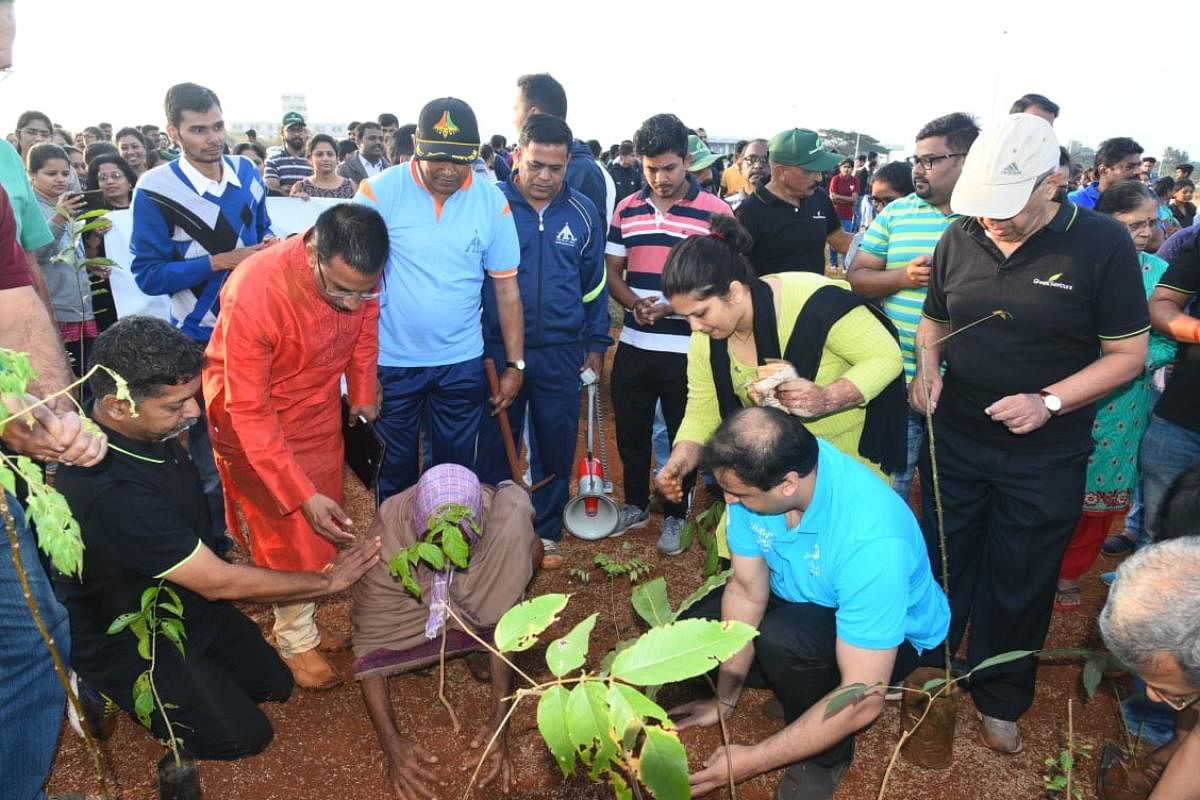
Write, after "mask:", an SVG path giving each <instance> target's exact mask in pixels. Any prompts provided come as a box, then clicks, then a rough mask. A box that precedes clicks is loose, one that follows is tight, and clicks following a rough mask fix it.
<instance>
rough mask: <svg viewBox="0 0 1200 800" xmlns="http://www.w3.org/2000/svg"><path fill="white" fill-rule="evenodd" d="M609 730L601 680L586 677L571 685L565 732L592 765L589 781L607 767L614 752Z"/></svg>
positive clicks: (606, 700)
mask: <svg viewBox="0 0 1200 800" xmlns="http://www.w3.org/2000/svg"><path fill="white" fill-rule="evenodd" d="M611 729H612V723H611V722H610V721H609V718H608V698H607V696H606V695H605V691H604V682H603V681H597V680H587V681H583V682H582V683H577V684H575V688H574V689H572V690H571V693H570V694H569V695H567V733H568V734H570V737H571V743H572V744H573V745H574V746H575V748H576V749H578V750H579V751H580V752H581V754H582V756H583V760H584V761H585V762H587V763H590V764H591V765H592V771H591V778H592V780H596V779H598V778H599V777H600V773H602V772H604V771H605V770H606V769H608V767H609V764H610V763H611V762H612V759H613V756H615V755H616V753H617V745H616V742H614V741H613V738H612V736H611V734H610V731H611Z"/></svg>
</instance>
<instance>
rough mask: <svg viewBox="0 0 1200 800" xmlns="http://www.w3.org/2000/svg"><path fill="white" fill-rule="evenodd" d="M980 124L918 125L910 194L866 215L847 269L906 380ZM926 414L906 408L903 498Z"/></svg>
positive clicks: (965, 120)
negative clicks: (873, 303) (875, 312)
mask: <svg viewBox="0 0 1200 800" xmlns="http://www.w3.org/2000/svg"><path fill="white" fill-rule="evenodd" d="M978 135H979V126H978V125H976V124H975V120H974V119H972V118H971V117H970V115H968V114H962V113H954V114H947V115H946V116H944V117H938V118H937V119H935V120H933V121H931V122H929V123H927V124H926V125H925V127H923V128H921V130H920V131H918V132H917V143H916V146H915V149H914V150H913V155H912V157H911V158H909V159H908V161H909V163H910V164H911V165H912V182H913V193H912V194H910V195H908V196H907V197H902V198H900V199H898V200H895V201H893V202H891V203H890V204H888V205H887V206H886V207H885V208H884V209H883V210H882V211H880V212H879V215H878V216H877V217H875V219H874V220H873V221H872V222H871V227H869V228H868V229H867V232H866V234H864V236H863V240H862V244H861V245H860V246H859V248H858V255H857V256H856V257H855V259H854V265H853V266H852V267H851V268H850V275H849V279H850V286H851V288H853V289H854V291H856V292H858V293H859V294H863V295H866V296H867V297H870V298H873V299H882V300H883V311H884V313H885V314H887V316H888V319H890V320H891V321H892V324H893V325H895V326H896V332H897V333H899V334H900V352H901V354H902V355H903V356H904V377H905V379H906V380H907V381H909V382H911V381H912V378H913V373H914V372H916V368H917V362H916V359H915V356H914V354H913V336H914V335H915V334H916V332H917V323H919V322H920V321H921V306H922V305H923V304H924V302H925V287H926V286H927V285H928V284H929V260H930V257H931V256H932V255H933V248H934V247H936V246H937V243H938V239H939V238H940V237H941V235H942V231H944V230H946V226H948V225H949V224H950V223H951V222H952V221H953V220H955V219H957V218H958V215H957V214H955V213H954V212H953V211H952V210H951V209H950V194H951V192H953V191H954V185H955V184H956V183H957V182H958V176H959V174H960V173H961V172H962V165H963V159H964V158H966V154H967V151H968V150H970V149H971V144H972V143H973V142H974V141H975V137H977V136H978ZM924 439H925V417H924V416H923V415H921V414H917V413H916V412H913V411H910V412H909V415H908V466H907V468H906V469H905V471H904V472H903V473H902V474H898V475H896V476H895V478H894V480H893V483H892V486H893V487H894V488H895V490H896V491H897V492H898V493H899V494H900V496H901V497H903V498H905V499H907V498H908V490H909V487H910V486H911V485H912V477H913V471H914V470H915V468H916V465H917V456H918V454H919V452H920V448H921V442H922V441H924Z"/></svg>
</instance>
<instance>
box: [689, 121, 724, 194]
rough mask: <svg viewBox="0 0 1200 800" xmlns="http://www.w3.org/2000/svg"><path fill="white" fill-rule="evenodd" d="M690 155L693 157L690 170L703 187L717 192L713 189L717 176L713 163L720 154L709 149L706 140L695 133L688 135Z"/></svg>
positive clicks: (708, 190)
mask: <svg viewBox="0 0 1200 800" xmlns="http://www.w3.org/2000/svg"><path fill="white" fill-rule="evenodd" d="M688 155H690V156H691V157H692V163H691V164H690V165H689V166H688V172H690V173H692V175H693V176H694V177H695V178H696V180H697V181H698V182H699V183H700V188H701V189H703V190H704V191H706V192H709V193H710V194H716V192H715V191H713V178H714V177H716V176H715V175H714V174H713V164H714V163H715V162H716V160H717V159H718V158H720V156H719V155H717V154H716V153H714V152H713V151H712V150H709V149H708V145H707V144H705V143H704V140H703V139H701V138H700V137H699V136H697V135H696V134H694V133H693V134H691V135H689V136H688Z"/></svg>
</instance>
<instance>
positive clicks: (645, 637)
mask: <svg viewBox="0 0 1200 800" xmlns="http://www.w3.org/2000/svg"><path fill="white" fill-rule="evenodd" d="M757 635H758V631H756V630H754V628H752V627H750V626H749V625H747V624H745V623H744V622H737V621H735V620H727V621H725V622H718V621H716V620H709V619H685V620H682V621H680V622H673V623H671V624H669V625H665V626H663V627H661V628H651V629H650V630H649V631H647V632H646V633H644V634H642V635H641V636H640V637H638V640H637V641H636V642H635V643H634V644H633V646H632V647H630V648H629V649H628V650H626V651H624V652H623V653H621V654H620V655H618V656H617V657H616V658H615V659H613V665H612V677H614V678H617V679H619V680H622V681H624V682H626V683H632V684H634V685H635V686H648V685H650V684H656V683H673V682H674V681H681V680H685V679H686V678H694V677H695V676H697V675H703V674H704V673H706V672H708V671H709V670H711V669H712V668H713V667H715V666H717V664H719V663H720V662H722V661H724V660H726V659H727V658H729V657H730V656H732V655H733V654H734V653H736V652H738V651H739V650H741V649H742V648H743V647H744V646H745V645H746V644H747V643H748V642H749V641H750V640H751V639H753V638H754V637H755V636H757Z"/></svg>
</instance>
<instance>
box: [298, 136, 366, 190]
mask: <svg viewBox="0 0 1200 800" xmlns="http://www.w3.org/2000/svg"><path fill="white" fill-rule="evenodd" d="M308 161H309V163H310V164H312V169H313V174H312V175H310V176H309V177H307V178H304V179H302V180H298V181H296V182H295V183H293V184H292V189H291V196H292V197H303V198H305V199H307V198H309V197H334V198H338V199H342V200H349V199H350V198H352V197H354V190H355V186H354V181H352V180H350V179H349V178H344V177H342V176H341V175H339V174H338V171H337V168H338V155H337V142H336V141H334V138H333V137H332V136H330V135H329V134H327V133H318V134H317V135H316V136H314V137H312V138H311V139H309V140H308Z"/></svg>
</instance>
